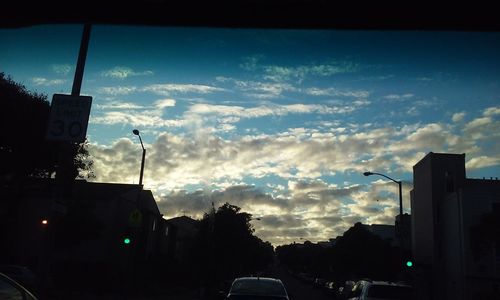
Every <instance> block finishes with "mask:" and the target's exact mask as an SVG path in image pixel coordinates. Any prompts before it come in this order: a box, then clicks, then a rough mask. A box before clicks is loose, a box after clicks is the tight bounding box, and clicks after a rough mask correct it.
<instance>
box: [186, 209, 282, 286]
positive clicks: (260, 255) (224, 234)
mask: <svg viewBox="0 0 500 300" xmlns="http://www.w3.org/2000/svg"><path fill="white" fill-rule="evenodd" d="M251 220H252V215H251V214H248V213H245V212H241V209H240V208H239V207H237V206H235V205H231V204H229V203H225V204H224V205H222V206H221V207H219V208H218V209H217V210H216V211H215V210H213V211H211V212H209V213H205V215H204V217H203V219H202V220H201V221H200V229H199V232H198V238H197V242H196V245H195V246H194V251H193V258H194V260H195V261H196V265H197V267H198V270H197V273H198V274H199V275H200V278H199V279H200V281H202V282H203V283H202V284H207V285H210V286H211V287H215V286H217V285H218V284H219V283H220V281H222V280H228V279H233V278H235V277H238V276H244V275H251V274H256V273H257V272H259V271H263V270H265V269H266V268H267V267H268V266H269V265H270V264H271V263H272V262H273V259H274V249H273V246H272V245H271V244H270V243H269V242H264V241H262V240H261V239H260V238H258V237H256V236H254V235H253V233H254V229H253V227H252V225H251V223H250V221H251Z"/></svg>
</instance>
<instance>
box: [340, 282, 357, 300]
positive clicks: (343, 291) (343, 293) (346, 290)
mask: <svg viewBox="0 0 500 300" xmlns="http://www.w3.org/2000/svg"><path fill="white" fill-rule="evenodd" d="M355 284H356V283H355V282H354V281H352V280H348V281H345V282H344V284H342V286H340V287H339V288H338V290H337V299H347V298H348V297H349V295H350V293H351V290H352V288H353V287H354V285H355Z"/></svg>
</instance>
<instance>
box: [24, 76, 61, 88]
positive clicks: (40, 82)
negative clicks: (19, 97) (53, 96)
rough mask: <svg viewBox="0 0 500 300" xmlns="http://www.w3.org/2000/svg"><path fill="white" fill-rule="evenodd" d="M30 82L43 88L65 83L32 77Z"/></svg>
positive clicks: (58, 80) (59, 80)
mask: <svg viewBox="0 0 500 300" xmlns="http://www.w3.org/2000/svg"><path fill="white" fill-rule="evenodd" d="M32 80H33V83H34V84H35V85H43V86H52V85H60V84H63V83H65V82H66V80H65V79H47V78H43V77H33V78H32Z"/></svg>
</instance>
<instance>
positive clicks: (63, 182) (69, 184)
mask: <svg viewBox="0 0 500 300" xmlns="http://www.w3.org/2000/svg"><path fill="white" fill-rule="evenodd" d="M90 30H91V25H90V24H85V25H84V28H83V34H82V39H81V43H80V51H79V53H78V60H77V65H76V69H75V77H74V80H73V87H72V90H71V96H75V97H78V96H80V90H81V86H82V80H83V71H84V68H85V60H86V58H87V49H88V44H89V40H90ZM85 126H86V124H85ZM85 128H86V127H85ZM77 149H78V146H77V145H76V144H75V142H73V141H65V140H61V141H58V153H57V154H58V157H57V167H56V175H55V185H56V186H55V191H54V192H55V193H54V201H53V202H52V207H50V213H49V214H50V218H49V220H48V221H47V224H45V225H46V230H45V232H44V238H43V240H44V242H43V246H42V249H40V250H41V255H40V262H39V265H38V267H39V274H40V279H41V287H42V289H43V290H44V291H43V292H46V286H47V282H48V280H47V279H48V275H49V271H50V264H51V261H52V259H51V258H52V252H53V251H54V246H55V228H56V227H57V226H58V221H59V219H60V218H61V217H62V216H63V215H65V214H66V213H67V209H68V206H69V204H70V203H71V201H70V200H71V198H72V190H73V183H74V179H75V177H76V176H77V175H78V174H75V172H77V170H76V169H75V167H74V163H73V159H74V156H75V155H76V151H77ZM56 207H58V208H59V211H58V212H57V213H56V212H55V211H54V209H55V208H56Z"/></svg>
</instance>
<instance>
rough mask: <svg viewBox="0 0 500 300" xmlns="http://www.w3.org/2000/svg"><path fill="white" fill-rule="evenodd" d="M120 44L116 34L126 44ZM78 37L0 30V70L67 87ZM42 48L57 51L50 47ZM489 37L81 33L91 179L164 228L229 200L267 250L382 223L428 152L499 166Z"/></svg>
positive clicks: (69, 29) (43, 30)
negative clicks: (167, 221) (126, 191)
mask: <svg viewBox="0 0 500 300" xmlns="http://www.w3.org/2000/svg"><path fill="white" fill-rule="evenodd" d="M125 33H126V34H125ZM80 35H81V26H70V25H65V26H48V25H46V26H35V27H31V28H23V29H16V30H0V38H1V39H2V41H4V42H3V43H2V45H0V54H1V55H0V66H2V70H1V71H2V72H5V74H7V75H10V76H12V79H13V80H15V81H16V82H20V83H22V84H24V85H25V86H26V88H27V89H28V90H30V91H35V92H39V93H44V94H46V95H47V96H48V100H49V101H50V100H51V97H52V95H53V94H54V93H66V94H69V93H70V91H71V84H72V79H73V75H74V71H75V67H74V65H75V62H76V57H77V54H78V48H79V42H80ZM55 41H57V42H55ZM499 41H500V39H499V34H497V33H479V32H478V33H458V32H404V33H400V32H383V31H371V32H370V31H366V32H365V31H355V32H349V31H340V30H333V31H332V30H313V31H301V30H250V29H245V30H243V29H208V28H206V29H196V30H194V29H189V28H154V27H152V28H147V30H146V29H145V28H141V27H113V26H95V27H94V28H93V31H92V34H91V38H90V45H89V52H88V57H87V63H86V67H85V74H84V78H83V85H82V95H90V96H92V97H93V106H92V109H91V115H90V119H89V126H88V132H87V137H88V140H89V148H88V149H89V153H90V156H91V158H92V160H93V161H94V173H95V176H96V177H95V178H93V179H90V180H91V181H95V182H108V183H135V184H137V183H138V181H139V170H140V162H141V145H140V143H139V141H138V139H137V137H136V136H134V135H133V133H132V130H134V129H138V130H139V131H140V133H141V137H142V139H143V141H144V146H145V148H146V149H147V156H146V164H145V170H144V187H145V189H150V190H151V191H152V192H153V195H154V197H155V199H156V201H157V204H158V207H159V209H160V211H161V213H162V214H164V217H165V218H171V217H175V216H181V215H188V216H192V217H194V218H201V217H202V215H203V213H206V212H208V211H209V210H210V209H211V207H212V203H215V205H216V206H217V207H218V206H221V205H223V204H224V203H226V202H228V203H231V204H234V205H237V206H239V207H241V208H242V210H243V211H245V212H248V213H250V214H252V215H253V217H254V218H258V219H260V220H254V221H252V224H253V226H254V228H255V234H256V235H257V236H258V237H260V238H261V239H263V240H265V241H270V242H271V243H272V244H273V245H275V246H277V245H282V244H288V243H291V242H294V241H297V242H299V241H301V240H310V241H313V242H317V241H322V240H328V239H329V238H334V237H336V236H337V235H341V234H342V233H343V232H345V231H346V230H347V229H348V228H349V227H351V226H352V225H353V224H355V223H356V222H362V223H365V224H394V217H395V216H396V215H398V213H399V203H398V199H399V198H398V186H397V185H396V184H395V183H394V182H391V181H389V180H385V179H384V178H382V177H379V176H370V177H365V176H363V172H366V171H371V172H379V173H383V174H386V175H387V176H390V177H391V178H394V179H396V180H401V181H402V182H403V184H402V192H403V193H402V195H403V208H404V212H407V213H408V212H409V211H410V207H409V202H410V197H409V191H410V190H411V189H412V188H413V184H412V167H413V165H415V164H416V163H417V162H418V161H419V160H421V159H422V158H423V157H424V156H425V155H426V154H427V153H428V152H449V153H465V154H466V157H465V159H466V169H467V177H469V178H483V177H486V178H490V177H494V176H495V175H497V174H498V173H499V170H500V167H499V166H500V155H499V153H500V151H499V150H500V143H499V141H500V133H499V132H498V128H500V126H499V125H500V117H499V116H500V106H499V103H500V101H499V100H500V99H499V98H500V96H499V95H500V93H499V92H500V85H499V81H500V79H499V78H500V76H499V75H500V74H499V71H498V70H499V67H500V59H499V56H498V53H500V42H499Z"/></svg>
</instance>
